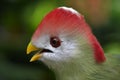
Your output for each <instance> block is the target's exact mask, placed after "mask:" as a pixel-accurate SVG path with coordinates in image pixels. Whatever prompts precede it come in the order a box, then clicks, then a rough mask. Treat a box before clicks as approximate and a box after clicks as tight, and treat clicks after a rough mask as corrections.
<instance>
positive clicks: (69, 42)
mask: <svg viewBox="0 0 120 80" xmlns="http://www.w3.org/2000/svg"><path fill="white" fill-rule="evenodd" d="M33 51H34V52H36V54H35V55H33V57H32V58H31V60H30V61H31V62H32V61H35V60H41V61H43V62H44V63H45V64H47V65H51V64H54V63H61V62H67V61H68V62H70V61H72V60H74V59H78V58H81V59H82V58H83V57H85V56H86V55H89V54H90V55H92V56H91V57H92V58H93V60H94V61H95V62H97V63H101V62H104V61H105V56H104V53H103V50H102V48H101V46H100V44H99V43H98V41H97V40H96V38H95V37H94V35H93V34H92V32H91V29H90V27H89V26H88V24H87V23H86V22H85V20H84V17H83V16H82V15H81V14H79V13H78V12H77V11H75V10H74V9H72V8H67V7H59V8H56V9H54V10H53V11H51V12H50V13H48V14H47V15H46V16H45V17H44V18H43V20H42V21H41V23H40V24H39V25H38V28H37V29H36V31H35V32H34V34H33V36H32V39H31V41H30V43H29V45H28V47H27V54H29V53H31V52H33ZM58 65H60V64H58Z"/></svg>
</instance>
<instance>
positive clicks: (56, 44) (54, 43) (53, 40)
mask: <svg viewBox="0 0 120 80" xmlns="http://www.w3.org/2000/svg"><path fill="white" fill-rule="evenodd" d="M50 44H51V45H52V46H53V47H55V48H57V47H59V46H60V45H61V41H60V39H59V38H58V37H51V39H50Z"/></svg>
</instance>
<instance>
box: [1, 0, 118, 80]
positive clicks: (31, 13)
mask: <svg viewBox="0 0 120 80" xmlns="http://www.w3.org/2000/svg"><path fill="white" fill-rule="evenodd" d="M104 3H105V4H104ZM119 3H120V0H63V1H61V0H52V1H49V0H0V80H54V79H55V77H54V73H53V72H52V71H50V70H49V69H48V67H47V66H45V65H44V64H43V63H42V62H33V63H29V59H30V58H31V56H28V55H26V46H27V44H28V42H29V40H30V38H31V36H32V33H33V32H34V30H35V29H36V27H37V25H38V24H39V22H40V21H41V19H42V18H43V17H44V16H45V15H46V14H47V13H48V12H49V11H51V10H52V9H54V8H56V7H58V6H69V7H73V8H74V9H76V10H78V11H79V12H80V13H82V14H84V16H85V18H86V21H87V22H88V23H89V24H90V26H91V27H92V30H93V32H94V34H95V35H96V37H97V38H98V40H99V41H100V43H101V44H102V46H103V48H104V50H105V52H106V53H113V54H120V36H119V35H120V15H119V14H120V5H119Z"/></svg>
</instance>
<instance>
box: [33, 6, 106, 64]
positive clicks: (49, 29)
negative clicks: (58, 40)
mask: <svg viewBox="0 0 120 80" xmlns="http://www.w3.org/2000/svg"><path fill="white" fill-rule="evenodd" d="M72 31H76V32H77V33H79V34H84V35H85V37H86V38H87V39H88V41H89V43H90V44H91V46H92V47H93V50H94V54H93V55H94V58H95V60H96V62H98V63H101V62H104V61H105V56H104V52H103V49H102V48H101V46H100V44H99V43H98V41H97V39H96V38H95V37H94V35H93V34H92V32H91V29H90V27H89V26H88V24H87V23H86V22H85V20H84V17H83V16H82V15H81V14H79V13H78V12H77V11H75V10H74V9H72V8H67V7H59V8H56V9H55V10H53V11H51V12H50V13H49V14H47V15H46V16H45V18H44V19H43V20H42V22H41V23H40V24H39V26H38V28H37V30H36V31H35V33H34V35H33V38H32V39H37V38H38V37H40V36H41V35H42V34H50V35H59V34H60V33H61V32H63V33H70V32H72ZM79 34H78V35H79Z"/></svg>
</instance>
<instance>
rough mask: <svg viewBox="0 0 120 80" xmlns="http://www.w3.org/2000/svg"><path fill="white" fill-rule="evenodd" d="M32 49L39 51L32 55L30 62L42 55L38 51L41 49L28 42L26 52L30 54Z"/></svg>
mask: <svg viewBox="0 0 120 80" xmlns="http://www.w3.org/2000/svg"><path fill="white" fill-rule="evenodd" d="M33 51H39V52H37V53H36V54H35V55H33V57H32V58H31V59H30V62H33V61H36V60H38V59H39V58H41V57H42V54H40V51H42V49H40V48H37V47H35V46H34V45H32V43H31V42H30V43H29V44H28V46H27V54H30V53H31V52H33Z"/></svg>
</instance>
